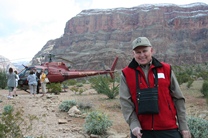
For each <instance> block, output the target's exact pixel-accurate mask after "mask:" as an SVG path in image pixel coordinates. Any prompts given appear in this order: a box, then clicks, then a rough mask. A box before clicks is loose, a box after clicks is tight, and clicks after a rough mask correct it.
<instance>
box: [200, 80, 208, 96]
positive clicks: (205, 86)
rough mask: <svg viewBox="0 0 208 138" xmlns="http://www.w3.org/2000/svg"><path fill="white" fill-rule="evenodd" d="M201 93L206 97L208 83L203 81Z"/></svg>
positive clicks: (207, 94)
mask: <svg viewBox="0 0 208 138" xmlns="http://www.w3.org/2000/svg"><path fill="white" fill-rule="evenodd" d="M200 91H201V93H202V94H203V95H204V96H205V97H207V96H208V81H204V83H203V84H202V88H201V90H200Z"/></svg>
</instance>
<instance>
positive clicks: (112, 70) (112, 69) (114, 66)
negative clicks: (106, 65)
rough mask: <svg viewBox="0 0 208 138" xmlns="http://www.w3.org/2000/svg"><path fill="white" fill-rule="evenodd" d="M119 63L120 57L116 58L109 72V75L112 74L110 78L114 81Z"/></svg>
mask: <svg viewBox="0 0 208 138" xmlns="http://www.w3.org/2000/svg"><path fill="white" fill-rule="evenodd" d="M117 61H118V57H116V58H115V59H114V61H113V64H112V66H111V69H110V72H109V74H110V76H111V78H112V79H114V77H115V76H114V72H115V68H116V64H117Z"/></svg>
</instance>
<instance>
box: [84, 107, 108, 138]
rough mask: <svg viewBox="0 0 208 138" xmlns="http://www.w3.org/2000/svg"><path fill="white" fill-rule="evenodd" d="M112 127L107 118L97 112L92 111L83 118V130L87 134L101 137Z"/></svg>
mask: <svg viewBox="0 0 208 138" xmlns="http://www.w3.org/2000/svg"><path fill="white" fill-rule="evenodd" d="M111 126H112V121H110V120H109V118H108V116H107V115H106V114H104V113H102V112H99V111H93V112H91V113H89V114H88V115H87V117H86V118H85V123H84V129H85V130H86V132H87V133H89V134H97V135H102V134H105V133H106V132H107V129H108V128H109V127H111Z"/></svg>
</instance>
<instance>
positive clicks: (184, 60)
mask: <svg viewBox="0 0 208 138" xmlns="http://www.w3.org/2000/svg"><path fill="white" fill-rule="evenodd" d="M138 36H146V37H148V38H149V40H150V41H151V43H152V45H153V47H154V50H155V55H154V56H155V57H157V58H158V59H160V60H161V61H166V62H169V63H171V64H173V65H176V64H177V65H180V64H195V63H202V62H207V61H208V58H207V57H208V5H207V4H203V3H195V4H190V5H184V6H178V5H161V4H158V5H140V6H138V7H132V8H116V9H108V10H94V9H92V10H84V11H82V12H81V13H79V14H78V15H77V16H75V17H73V18H72V19H70V20H69V21H68V22H67V23H66V26H65V30H64V34H63V36H62V37H61V38H58V39H56V40H54V41H53V43H51V41H50V43H47V44H46V45H45V46H44V47H43V49H42V52H48V51H49V50H48V49H50V52H52V53H54V54H63V55H65V58H68V59H70V60H72V61H73V62H76V67H77V68H80V69H84V68H93V69H98V68H100V64H98V63H101V62H104V64H105V65H107V66H108V67H110V65H111V62H112V61H113V59H114V57H115V56H118V57H119V61H118V65H117V69H121V68H123V67H125V66H126V65H128V63H129V62H130V60H131V59H132V49H131V47H132V46H131V42H132V41H133V40H134V39H135V38H137V37H138ZM40 54H42V53H41V52H39V53H38V54H37V55H36V56H35V57H34V58H36V57H37V56H38V55H40ZM89 63H90V64H89Z"/></svg>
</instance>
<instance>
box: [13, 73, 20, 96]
mask: <svg viewBox="0 0 208 138" xmlns="http://www.w3.org/2000/svg"><path fill="white" fill-rule="evenodd" d="M14 73H15V74H16V86H15V87H14V90H13V96H18V95H17V86H18V80H19V75H18V74H17V71H16V70H15V71H14Z"/></svg>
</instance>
